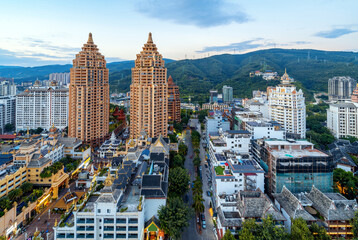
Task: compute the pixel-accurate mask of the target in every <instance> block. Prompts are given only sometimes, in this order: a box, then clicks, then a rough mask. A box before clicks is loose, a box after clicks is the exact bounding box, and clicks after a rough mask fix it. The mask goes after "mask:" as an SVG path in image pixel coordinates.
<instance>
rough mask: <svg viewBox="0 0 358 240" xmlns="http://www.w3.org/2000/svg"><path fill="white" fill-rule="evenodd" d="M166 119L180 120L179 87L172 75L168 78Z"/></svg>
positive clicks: (170, 120)
mask: <svg viewBox="0 0 358 240" xmlns="http://www.w3.org/2000/svg"><path fill="white" fill-rule="evenodd" d="M168 121H169V122H173V121H176V122H180V94H179V87H178V86H177V85H176V84H175V83H174V81H173V78H172V76H169V78H168Z"/></svg>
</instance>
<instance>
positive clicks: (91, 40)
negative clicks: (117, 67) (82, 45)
mask: <svg viewBox="0 0 358 240" xmlns="http://www.w3.org/2000/svg"><path fill="white" fill-rule="evenodd" d="M87 43H89V44H90V43H92V44H93V38H92V33H89V35H88V41H87Z"/></svg>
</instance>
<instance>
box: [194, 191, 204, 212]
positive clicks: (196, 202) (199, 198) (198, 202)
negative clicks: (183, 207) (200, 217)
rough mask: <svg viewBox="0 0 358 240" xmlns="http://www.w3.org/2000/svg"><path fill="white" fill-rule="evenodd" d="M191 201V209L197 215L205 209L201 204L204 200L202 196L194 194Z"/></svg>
mask: <svg viewBox="0 0 358 240" xmlns="http://www.w3.org/2000/svg"><path fill="white" fill-rule="evenodd" d="M193 200H194V203H193V208H194V210H195V212H197V213H201V212H204V210H205V207H204V204H203V201H204V199H203V197H202V195H201V194H195V195H194V197H193Z"/></svg>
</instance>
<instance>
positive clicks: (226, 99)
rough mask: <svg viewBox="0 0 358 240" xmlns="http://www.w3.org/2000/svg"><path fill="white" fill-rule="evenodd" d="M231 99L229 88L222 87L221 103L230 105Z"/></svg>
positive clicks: (231, 91) (231, 90) (231, 92)
mask: <svg viewBox="0 0 358 240" xmlns="http://www.w3.org/2000/svg"><path fill="white" fill-rule="evenodd" d="M232 99H233V89H232V87H230V86H226V85H225V86H223V102H225V103H231V102H232Z"/></svg>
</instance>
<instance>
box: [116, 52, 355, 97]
mask: <svg viewBox="0 0 358 240" xmlns="http://www.w3.org/2000/svg"><path fill="white" fill-rule="evenodd" d="M166 67H167V68H168V76H169V75H171V76H172V77H173V79H174V81H175V82H176V83H177V84H178V85H179V88H180V93H181V95H182V96H185V95H186V96H188V95H191V96H192V100H193V101H206V100H207V99H208V93H209V90H210V89H219V90H221V88H222V86H223V85H229V86H232V87H233V88H234V95H235V96H239V97H250V96H251V94H252V90H255V89H260V90H265V89H266V88H267V86H271V85H276V84H277V83H279V82H278V81H265V80H263V79H262V78H261V77H254V78H250V77H249V73H250V72H251V71H255V70H273V71H277V72H278V73H279V74H280V75H282V74H283V73H284V71H285V68H287V72H288V74H289V75H290V76H291V77H293V78H294V79H295V80H296V82H295V84H296V85H297V86H298V87H299V88H302V89H303V90H304V92H305V94H306V97H307V98H308V99H311V98H312V94H313V93H314V92H320V91H325V92H326V91H327V87H328V86H327V85H328V84H327V82H328V79H329V78H331V77H333V76H337V75H349V76H351V77H353V78H356V79H358V54H357V53H353V52H338V51H320V50H312V49H303V50H296V49H268V50H260V51H254V52H250V53H246V54H237V55H231V54H223V55H216V56H212V57H208V58H202V59H195V60H181V61H175V62H171V63H168V64H166ZM110 82H111V85H112V87H111V89H112V91H114V90H118V91H119V92H121V91H129V85H130V71H129V70H122V71H119V72H111V73H110ZM193 97H194V98H193Z"/></svg>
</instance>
